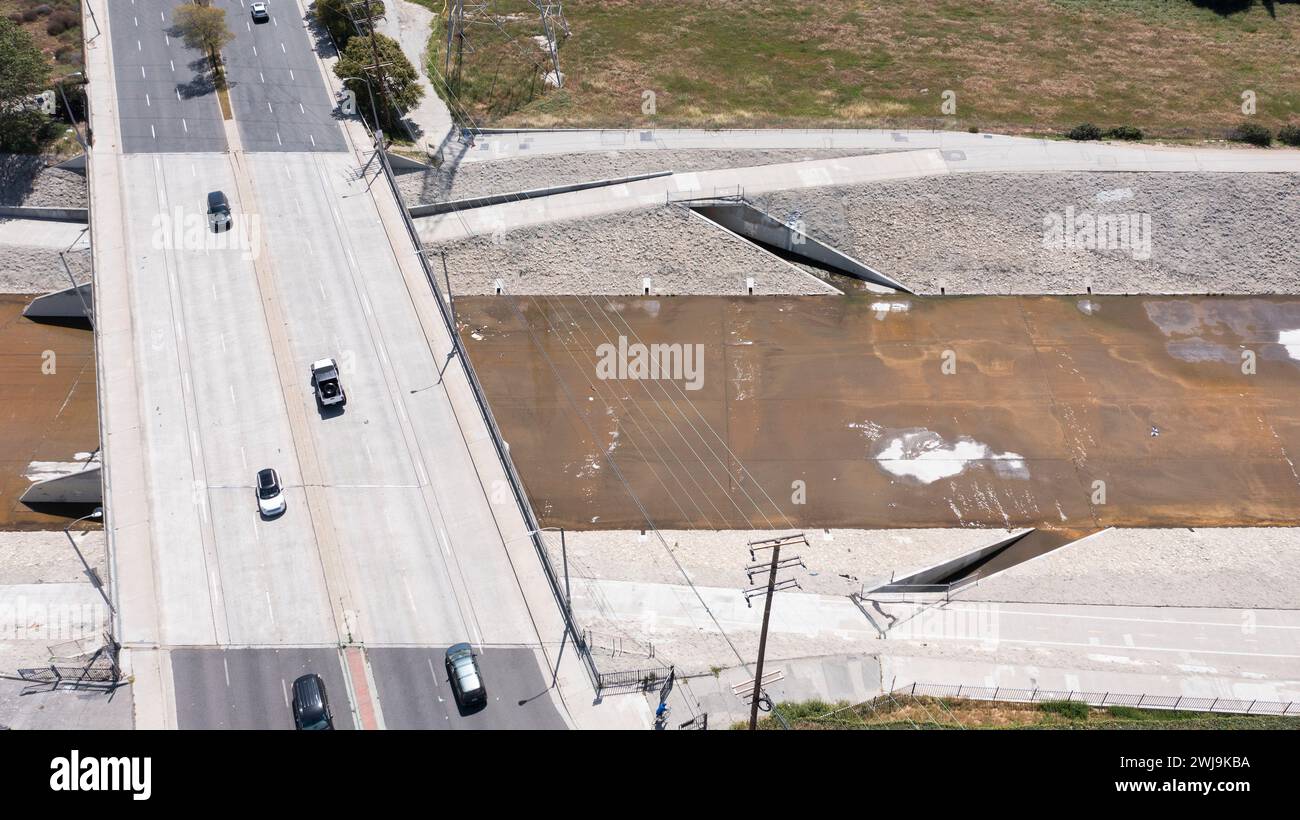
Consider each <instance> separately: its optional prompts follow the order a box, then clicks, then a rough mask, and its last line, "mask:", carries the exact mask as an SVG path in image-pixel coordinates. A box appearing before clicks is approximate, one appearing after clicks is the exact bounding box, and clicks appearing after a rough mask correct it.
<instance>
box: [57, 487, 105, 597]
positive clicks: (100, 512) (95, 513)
mask: <svg viewBox="0 0 1300 820" xmlns="http://www.w3.org/2000/svg"><path fill="white" fill-rule="evenodd" d="M103 517H104V508H103V507H96V508H95V509H93V510H91V511H90V513H89V514H88V515H83V516H81V517H80V518H78V519H77V520H75V521H73V522H72V523H70V524H68V526H66V527H64V528H63V534H64V535H66V536H67V537H68V541H69V543H71V544H72V550H73V552H75V553H77V557H78V558H80V559H81V566H82V567H84V568H85V570H86V576H87V577H88V578H90V579H92V583H93V584H94V585H95V589H97V590H99V595H100V597H102V598H103V599H104V603H105V604H107V605H108V611H109V612H112V613H113V614H115V615H116V614H117V610H116V609H114V608H113V602H112V601H110V600H109V599H108V593H106V592H104V581H103V579H101V578H100V577H99V575H98V574H96V572H95V571H94V570H93V569H91V568H90V564H89V563H87V561H86V556H84V555H82V554H81V548H80V547H78V546H77V541H76V539H75V538H73V537H72V528H73V527H75V526H76V525H78V524H80V523H81V522H82V521H85V520H87V519H92V518H93V519H95V520H96V521H98V520H99V519H101V518H103Z"/></svg>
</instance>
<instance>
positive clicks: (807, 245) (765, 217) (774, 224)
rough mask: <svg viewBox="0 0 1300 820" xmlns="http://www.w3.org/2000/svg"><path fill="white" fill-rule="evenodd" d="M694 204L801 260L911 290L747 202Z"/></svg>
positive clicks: (737, 230)
mask: <svg viewBox="0 0 1300 820" xmlns="http://www.w3.org/2000/svg"><path fill="white" fill-rule="evenodd" d="M692 208H693V209H694V210H695V211H696V212H698V213H699V214H701V215H703V216H706V217H708V218H709V219H711V220H713V221H714V222H716V223H718V224H719V225H721V226H722V227H724V228H726V229H727V230H729V231H732V232H733V233H736V234H739V235H740V236H743V237H745V238H746V239H748V240H750V241H752V242H756V243H758V244H760V245H764V246H767V247H772V248H776V249H778V250H780V251H782V252H784V253H786V254H788V255H789V256H792V257H794V258H796V259H797V260H799V261H802V262H806V263H809V264H812V265H814V266H816V267H820V268H826V269H829V270H832V271H835V272H836V273H842V274H844V275H845V276H851V277H853V278H854V279H861V280H863V281H865V282H872V283H874V284H877V285H884V286H885V287H889V288H893V289H894V290H901V291H903V292H904V293H911V291H910V290H908V289H907V288H906V287H904V286H903V285H902V283H900V282H898V281H897V280H896V279H894V278H892V277H889V276H886V275H885V274H883V273H881V272H880V271H878V270H875V269H874V268H871V267H868V266H867V265H864V264H862V263H861V262H859V261H858V260H856V259H854V258H853V257H851V256H849V255H848V254H845V253H841V252H840V251H837V250H836V249H835V248H832V247H831V246H830V245H827V244H825V243H824V242H819V241H817V240H816V239H813V238H812V237H811V236H809V235H808V234H807V233H805V232H804V231H802V230H799V229H798V228H796V227H794V226H791V225H787V224H785V223H784V222H782V221H781V220H779V219H777V218H776V217H774V216H772V215H770V214H767V213H764V212H763V211H760V210H759V209H758V208H755V207H754V206H753V205H750V204H749V203H748V202H725V203H723V202H719V203H714V204H709V205H694V206H692Z"/></svg>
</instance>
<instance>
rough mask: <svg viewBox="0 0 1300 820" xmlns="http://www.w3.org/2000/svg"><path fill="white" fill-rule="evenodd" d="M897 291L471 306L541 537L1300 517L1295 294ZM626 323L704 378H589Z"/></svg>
mask: <svg viewBox="0 0 1300 820" xmlns="http://www.w3.org/2000/svg"><path fill="white" fill-rule="evenodd" d="M882 301H888V300H882V299H881V297H879V296H874V295H870V294H862V295H850V296H849V297H846V298H833V299H831V298H823V297H763V298H745V297H734V298H731V297H679V298H672V299H656V298H653V297H650V298H641V299H636V298H633V299H629V298H626V297H620V298H617V299H610V298H605V297H581V298H578V297H546V296H537V297H529V296H516V297H509V296H501V297H490V296H485V297H471V298H462V299H458V300H457V312H458V315H459V317H460V320H461V323H462V337H463V338H464V340H465V344H466V346H467V348H468V350H469V351H470V355H471V357H472V358H473V361H474V364H475V367H476V368H477V370H478V373H479V375H480V377H481V379H482V381H483V384H484V387H485V389H486V391H487V393H488V396H489V399H490V401H491V405H492V408H493V411H494V413H495V414H496V417H497V419H498V421H499V422H500V424H501V426H502V428H503V431H504V434H505V437H506V438H507V440H508V441H509V443H510V446H511V453H512V455H513V456H514V458H515V461H516V464H517V465H518V467H519V469H520V471H521V473H522V475H523V478H524V481H525V484H526V485H527V488H528V491H529V494H530V496H531V497H532V500H533V502H534V505H535V507H536V508H537V511H538V514H539V515H540V516H541V517H542V518H543V519H544V523H545V524H547V525H553V526H565V527H571V528H586V529H605V528H610V529H614V528H618V529H622V528H630V529H639V528H643V527H645V526H646V520H645V516H646V515H648V516H649V517H650V518H651V519H652V520H653V521H654V523H655V525H657V526H659V527H665V528H667V527H674V528H686V527H701V528H710V529H722V528H740V527H751V526H753V527H770V528H780V527H787V526H796V527H813V526H816V527H865V528H873V527H935V526H982V527H988V526H997V527H1020V526H1038V527H1053V528H1056V529H1066V528H1070V529H1074V528H1078V529H1080V530H1092V529H1095V528H1097V527H1103V526H1110V525H1115V526H1244V525H1261V524H1262V525H1295V524H1296V523H1297V518H1298V514H1297V510H1300V467H1297V464H1300V409H1298V408H1297V404H1296V402H1295V397H1296V396H1297V395H1300V358H1296V357H1293V356H1292V355H1290V352H1289V351H1288V348H1287V344H1286V341H1287V340H1289V339H1290V338H1291V337H1290V336H1287V335H1286V334H1287V333H1289V332H1292V331H1294V330H1295V329H1297V328H1300V299H1297V298H1281V297H1278V298H1248V297H1221V298H1213V297H1188V298H1180V297H1169V296H1161V297H1149V298H1148V297H1112V296H1090V297H1087V298H1086V299H1081V297H956V298H955V297H948V298H932V299H926V298H909V299H907V300H906V301H907V303H908V307H907V309H906V310H898V309H882V308H881V305H880V303H881V302H882ZM512 302H513V304H514V306H513V307H512ZM1082 302H1086V303H1087V304H1086V305H1084V304H1082ZM516 310H517V311H518V313H516ZM521 317H522V321H521ZM620 335H621V336H625V337H627V338H628V339H629V341H631V342H642V343H645V344H651V343H655V344H659V345H662V346H668V348H669V349H671V346H672V345H682V346H685V345H694V344H702V345H703V346H704V348H703V349H704V360H703V378H702V386H701V389H699V390H695V391H687V390H685V389H684V387H683V385H682V383H681V382H680V381H677V382H674V381H672V380H658V381H645V380H630V379H629V380H602V379H599V378H597V376H596V372H597V371H596V362H597V349H598V348H599V346H600V345H602V344H615V345H617V343H618V337H619V336H620ZM1296 341H1297V342H1300V339H1296ZM1246 350H1249V351H1252V352H1253V354H1254V357H1255V359H1256V365H1257V367H1256V370H1255V372H1254V373H1246V372H1245V371H1244V369H1243V367H1242V364H1243V358H1242V352H1243V351H1246ZM629 488H630V490H631V492H629ZM634 495H635V499H634V497H633V496H634ZM643 509H644V514H643V512H642V510H643Z"/></svg>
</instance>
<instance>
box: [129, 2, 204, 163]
mask: <svg viewBox="0 0 1300 820" xmlns="http://www.w3.org/2000/svg"><path fill="white" fill-rule="evenodd" d="M175 5H176V4H175V3H160V2H157V0H114V2H112V3H109V4H108V8H109V15H110V16H109V25H108V29H109V35H110V37H111V38H112V42H113V64H114V66H115V67H116V70H115V71H114V80H115V82H116V86H117V102H118V106H119V108H118V112H119V113H118V117H119V119H120V120H121V125H122V134H121V138H122V150H123V151H124V152H126V153H146V152H147V153H172V152H178V151H224V150H226V135H225V132H224V130H223V128H222V125H221V109H220V107H219V106H218V104H217V93H216V90H215V88H214V87H213V85H212V80H211V72H210V71H209V70H208V67H207V64H206V60H205V59H204V57H203V55H202V54H200V53H199V52H197V51H194V50H192V49H188V48H186V47H185V44H184V43H183V42H181V40H180V39H178V38H177V37H173V36H172V21H171V15H172V9H173V7H174V6H175Z"/></svg>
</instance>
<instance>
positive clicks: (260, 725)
mask: <svg viewBox="0 0 1300 820" xmlns="http://www.w3.org/2000/svg"><path fill="white" fill-rule="evenodd" d="M171 663H172V679H173V680H174V681H175V684H176V722H177V726H178V727H179V728H181V729H292V728H294V725H293V707H292V701H293V693H292V689H293V682H294V680H295V679H297V678H298V677H299V676H300V675H306V674H308V673H310V672H315V673H316V674H317V675H320V676H321V678H322V679H323V680H324V681H325V693H326V696H327V697H328V698H329V701H330V710H331V711H332V712H333V713H334V728H336V729H352V728H354V727H355V724H354V723H353V722H352V709H351V707H350V706H349V703H348V695H347V687H346V685H345V684H344V681H343V667H342V665H341V663H340V660H339V652H338V650H337V649H333V648H315V649H305V648H298V647H283V648H280V649H216V648H213V649H175V650H172V653H171Z"/></svg>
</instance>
